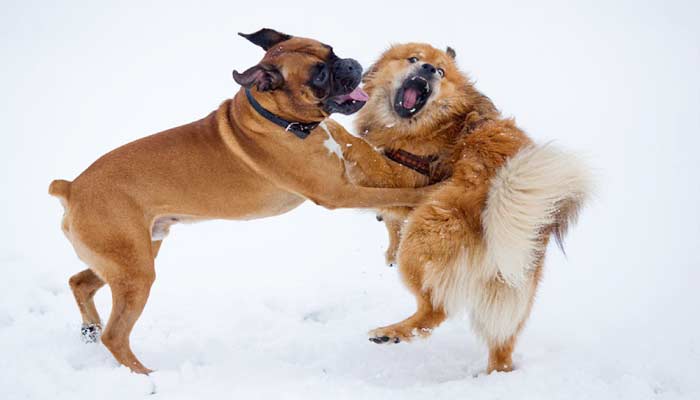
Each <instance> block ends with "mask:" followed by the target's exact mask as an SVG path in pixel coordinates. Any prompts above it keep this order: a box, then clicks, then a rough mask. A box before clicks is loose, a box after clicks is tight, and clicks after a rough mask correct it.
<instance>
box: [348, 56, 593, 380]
mask: <svg viewBox="0 0 700 400" xmlns="http://www.w3.org/2000/svg"><path fill="white" fill-rule="evenodd" d="M454 57H455V52H454V51H453V50H452V49H449V48H448V50H447V51H446V52H443V51H440V50H438V49H435V48H433V47H431V46H429V45H425V44H416V43H410V44H404V45H399V46H394V47H392V48H391V49H389V50H388V51H386V52H385V53H384V54H383V55H382V56H381V57H380V59H379V60H378V61H377V62H376V64H374V66H372V67H371V68H370V69H369V71H368V72H367V74H366V76H365V77H364V79H363V80H364V82H365V86H364V87H365V90H367V92H368V93H369V94H370V100H369V102H368V104H367V106H366V107H364V108H363V110H361V112H360V113H358V118H357V128H358V130H359V131H360V132H362V133H363V134H364V136H365V138H366V140H367V141H369V142H370V143H371V144H373V145H374V146H376V147H377V148H379V149H381V150H382V151H383V153H384V156H381V155H379V154H378V153H375V152H367V150H366V147H363V146H362V145H361V144H360V140H359V139H357V138H354V137H351V136H348V135H345V134H343V133H342V131H340V130H335V129H334V136H335V137H336V140H338V141H340V142H341V143H344V146H343V148H344V149H345V150H344V158H345V160H346V162H347V163H348V165H349V166H350V167H351V168H350V171H349V172H350V175H351V177H352V179H353V180H355V181H356V182H358V183H361V184H363V185H371V186H381V187H418V186H423V185H427V184H428V183H430V182H434V181H439V180H443V179H444V180H445V183H444V184H442V185H441V188H440V189H439V190H438V191H436V192H435V193H434V194H433V195H431V196H430V198H429V200H427V201H426V202H425V203H424V204H422V205H420V206H419V207H417V208H416V209H415V210H413V211H412V212H410V214H409V211H411V210H410V209H406V208H403V209H389V210H382V215H384V218H385V219H386V220H387V226H388V228H389V231H390V234H391V241H392V245H391V246H390V248H389V250H388V251H387V259H388V261H390V262H391V261H392V260H393V258H394V252H395V251H397V257H398V263H399V270H400V273H401V276H402V278H403V281H404V282H405V284H406V285H407V286H408V288H409V289H410V290H411V292H413V294H414V295H415V296H416V300H417V305H418V309H417V310H416V312H415V313H414V314H413V315H412V316H410V317H409V318H407V319H405V320H403V321H401V322H399V323H396V324H393V325H389V326H385V327H382V328H378V329H375V330H373V331H371V332H370V340H372V341H373V342H375V343H380V344H381V343H398V342H400V341H410V340H412V339H413V338H415V337H425V336H428V335H429V334H430V332H431V331H432V329H434V328H435V327H437V326H438V325H439V324H440V323H441V322H442V321H443V320H445V318H446V317H448V316H452V315H455V314H458V313H461V312H464V311H467V312H469V315H470V317H471V322H472V327H473V329H474V330H475V331H476V333H477V334H478V335H479V336H481V337H482V338H483V339H484V340H485V341H486V343H487V344H488V346H489V362H488V371H489V372H491V371H509V370H511V369H512V368H513V363H512V358H511V354H512V351H513V347H514V345H515V341H516V339H517V336H518V334H519V333H520V331H521V330H522V328H523V326H524V324H525V321H526V320H527V318H528V315H529V313H530V309H531V307H532V302H533V299H534V296H535V291H536V288H537V284H538V281H539V277H540V275H541V273H542V265H543V261H544V253H545V250H546V247H547V243H548V241H549V237H550V235H552V234H554V235H555V237H556V238H557V239H558V241H559V242H560V243H561V239H562V237H563V236H564V234H565V233H566V230H567V227H569V226H570V224H571V223H572V222H573V221H574V220H575V219H576V216H577V214H578V211H579V209H580V207H581V206H582V204H583V202H584V200H585V198H586V197H587V194H588V191H589V178H588V173H587V170H586V169H585V168H584V167H583V166H582V165H581V164H580V163H579V162H578V161H577V160H576V159H575V158H574V157H571V156H568V155H566V154H564V153H563V152H561V151H558V150H556V149H555V148H553V147H552V146H550V145H546V146H537V145H534V144H533V143H532V141H531V140H530V139H529V138H528V137H527V136H526V135H525V133H524V132H523V131H522V130H520V129H519V128H518V127H517V126H516V125H515V122H514V121H513V120H512V119H504V118H502V117H501V115H500V113H499V112H498V110H497V109H496V107H495V106H494V105H493V103H492V102H491V100H490V99H489V98H487V97H486V96H484V95H482V94H481V93H479V92H478V91H477V90H476V89H475V88H474V86H473V85H472V84H471V83H470V82H469V80H468V79H467V78H466V77H465V76H464V75H463V74H462V73H461V72H460V71H459V70H458V69H457V66H456V64H455V62H454ZM336 132H337V133H336ZM368 160H371V161H368ZM368 166H371V167H368ZM407 216H408V219H407V220H406V221H405V223H404V219H405V218H406V217H407ZM397 243H398V245H397Z"/></svg>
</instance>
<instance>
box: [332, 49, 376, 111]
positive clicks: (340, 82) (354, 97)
mask: <svg viewBox="0 0 700 400" xmlns="http://www.w3.org/2000/svg"><path fill="white" fill-rule="evenodd" d="M331 79H332V80H331V93H330V96H328V98H327V99H326V100H325V101H324V102H323V105H324V108H325V110H326V112H328V113H336V112H337V113H341V114H346V115H347V114H353V113H355V112H357V111H359V110H360V108H362V106H364V105H365V103H366V102H367V99H368V97H367V94H366V93H365V92H364V91H363V90H362V89H360V88H359V85H360V81H361V80H362V66H361V65H360V63H358V62H357V61H355V60H353V59H352V58H341V59H338V60H336V61H335V62H334V63H333V66H332V67H331Z"/></svg>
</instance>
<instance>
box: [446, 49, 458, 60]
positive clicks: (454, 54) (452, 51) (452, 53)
mask: <svg viewBox="0 0 700 400" xmlns="http://www.w3.org/2000/svg"><path fill="white" fill-rule="evenodd" d="M445 52H446V53H447V55H448V56H450V57H451V58H452V59H453V60H454V59H455V58H457V52H455V49H453V48H452V47H450V46H447V50H445Z"/></svg>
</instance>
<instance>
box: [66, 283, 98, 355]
mask: <svg viewBox="0 0 700 400" xmlns="http://www.w3.org/2000/svg"><path fill="white" fill-rule="evenodd" d="M68 283H69V284H70V287H71V290H72V291H73V296H74V297H75V301H76V303H78V309H79V310H80V315H81V316H82V318H83V326H82V329H81V333H82V335H83V340H84V341H85V342H86V343H94V342H96V341H97V339H98V338H99V336H100V331H101V330H102V321H100V314H99V313H98V312H97V309H96V308H95V301H94V299H93V298H94V296H95V293H96V292H97V291H98V290H99V289H100V288H101V287H102V286H104V284H105V282H104V281H103V280H102V279H100V277H99V276H97V275H96V274H95V273H94V272H92V270H90V269H86V270H84V271H82V272H78V273H77V274H75V275H73V276H72V277H71V278H70V280H69V281H68Z"/></svg>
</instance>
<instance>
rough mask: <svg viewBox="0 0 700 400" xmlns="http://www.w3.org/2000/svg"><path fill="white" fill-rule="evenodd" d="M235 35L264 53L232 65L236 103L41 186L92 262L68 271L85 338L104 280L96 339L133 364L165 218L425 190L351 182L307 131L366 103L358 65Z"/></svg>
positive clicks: (267, 212)
mask: <svg viewBox="0 0 700 400" xmlns="http://www.w3.org/2000/svg"><path fill="white" fill-rule="evenodd" d="M241 36H243V37H245V38H246V39H248V40H249V41H251V42H253V43H254V44H256V45H258V46H260V47H262V48H263V49H264V50H266V54H265V56H264V57H263V59H262V61H260V63H258V64H257V65H255V66H253V67H251V68H249V69H247V70H246V71H244V72H242V73H239V72H237V71H234V72H233V77H234V79H235V81H236V82H238V83H239V84H240V85H241V86H242V88H241V90H239V91H238V93H237V94H236V95H235V96H234V98H233V99H229V100H226V101H224V102H223V103H222V104H221V105H220V106H219V108H218V110H216V111H214V112H212V113H211V114H209V116H207V117H205V118H204V119H201V120H199V121H196V122H192V123H190V124H187V125H183V126H180V127H177V128H173V129H170V130H167V131H164V132H161V133H157V134H155V135H152V136H148V137H145V138H142V139H139V140H137V141H135V142H132V143H129V144H126V145H124V146H122V147H120V148H118V149H116V150H113V151H112V152H110V153H107V154H106V155H104V156H102V157H101V158H100V159H98V160H97V161H95V163H93V164H92V165H91V166H90V167H89V168H88V169H87V170H85V171H84V172H83V173H82V174H80V176H78V177H77V178H76V179H75V180H74V181H73V182H68V181H65V180H55V181H53V182H52V183H51V186H50V187H49V193H50V194H51V195H53V196H56V197H58V198H59V199H60V200H61V203H62V204H63V207H64V209H65V213H64V216H63V222H62V229H63V231H64V233H65V235H66V237H67V238H68V240H69V241H70V242H71V244H72V245H73V247H74V249H75V252H76V253H77V255H78V257H79V258H80V259H81V260H82V261H83V262H85V263H86V264H87V265H88V269H86V270H84V271H82V272H80V273H78V274H76V275H74V276H73V277H71V278H70V286H71V289H72V290H73V294H74V296H75V299H76V301H77V303H78V308H79V309H80V313H81V315H82V319H83V329H82V333H83V336H84V338H85V340H86V341H96V340H97V339H98V337H99V336H100V334H101V331H102V325H101V321H100V316H99V315H98V313H97V310H96V309H95V304H94V301H93V296H94V295H95V292H96V291H97V290H98V289H99V288H100V287H102V286H103V285H104V284H105V283H107V284H108V285H109V286H110V289H111V291H112V312H111V315H110V317H109V321H108V322H107V325H106V327H105V329H104V333H103V334H102V335H101V338H102V343H104V345H105V346H107V348H108V349H109V350H110V351H111V352H112V354H113V355H114V357H115V358H116V359H117V361H119V362H120V363H121V364H123V365H125V366H127V367H129V368H131V370H132V371H134V372H138V373H148V372H150V371H151V370H149V369H148V368H146V367H144V365H143V364H142V363H141V362H140V361H139V360H138V359H137V358H136V356H135V355H134V353H133V352H132V351H131V348H130V345H129V335H130V333H131V330H132V328H133V326H134V324H135V323H136V320H137V319H138V318H139V316H140V315H141V312H142V310H143V308H144V306H145V304H146V301H147V299H148V295H149V291H150V288H151V285H152V284H153V281H154V280H155V269H154V258H155V257H156V255H157V254H158V250H159V248H160V245H161V243H162V240H163V238H164V237H165V236H166V235H167V233H168V230H169V228H170V226H171V225H172V224H175V223H178V222H193V221H202V220H207V219H231V220H247V219H253V218H262V217H269V216H273V215H278V214H282V213H285V212H287V211H289V210H291V209H293V208H295V207H297V206H299V205H300V204H301V203H303V202H304V200H306V199H310V200H312V201H314V202H315V203H317V204H320V205H323V206H325V207H327V208H338V207H347V208H375V209H376V208H382V207H392V206H416V205H417V204H418V203H419V202H420V200H421V199H422V198H423V197H424V196H423V194H424V193H423V192H422V191H421V190H416V189H383V188H369V187H360V186H355V185H353V184H351V183H350V182H349V181H348V180H347V179H346V177H345V166H344V162H343V160H342V159H341V155H340V152H339V151H333V149H334V147H333V145H336V144H335V142H333V139H332V138H331V137H330V135H329V134H328V132H327V130H326V129H325V128H326V127H325V125H323V126H322V128H323V129H315V128H316V127H317V126H318V125H319V124H322V121H323V120H325V119H326V118H327V117H328V116H329V115H330V114H331V113H334V112H339V113H342V114H352V113H354V112H356V111H357V110H359V109H360V108H361V107H362V106H363V105H364V103H365V101H366V100H367V95H366V94H365V93H364V92H363V91H362V89H359V88H358V85H359V83H360V78H361V73H362V67H361V66H360V65H359V63H358V62H357V61H355V60H353V59H349V58H345V59H343V58H339V57H337V56H336V55H335V53H334V52H333V49H332V48H331V47H330V46H328V45H325V44H323V43H320V42H318V41H316V40H311V39H306V38H300V37H292V36H289V35H286V34H283V33H280V32H276V31H274V30H271V29H262V30H260V31H258V32H255V33H253V34H249V35H245V34H241ZM336 129H337V128H336ZM359 145H362V144H359ZM336 146H337V145H336Z"/></svg>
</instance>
